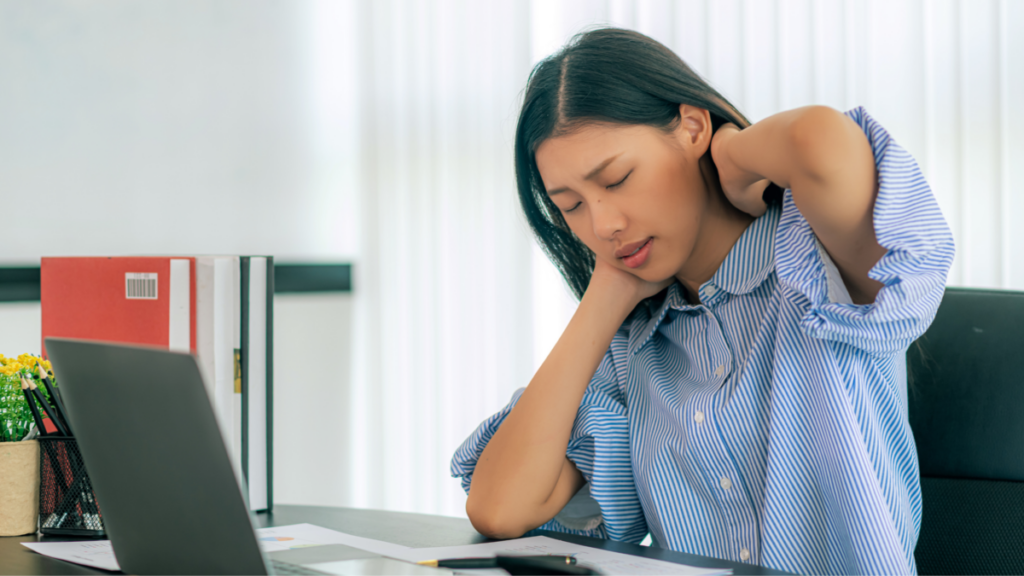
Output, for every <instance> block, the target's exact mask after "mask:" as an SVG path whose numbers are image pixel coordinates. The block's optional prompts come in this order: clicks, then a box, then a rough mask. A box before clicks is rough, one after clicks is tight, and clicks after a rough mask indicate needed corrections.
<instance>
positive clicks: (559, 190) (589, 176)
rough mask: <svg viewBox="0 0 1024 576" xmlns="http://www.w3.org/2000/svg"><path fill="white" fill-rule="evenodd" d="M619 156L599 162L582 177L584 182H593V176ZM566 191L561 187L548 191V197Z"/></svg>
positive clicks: (619, 154)
mask: <svg viewBox="0 0 1024 576" xmlns="http://www.w3.org/2000/svg"><path fill="white" fill-rule="evenodd" d="M619 156H622V152H619V153H618V154H616V155H614V156H611V157H610V158H608V159H607V160H605V161H604V162H601V163H600V164H598V165H597V166H595V167H594V169H593V170H591V171H590V172H589V173H588V174H587V175H586V176H584V177H583V179H584V180H593V179H594V177H595V176H597V175H598V174H600V173H601V170H604V169H605V168H607V167H608V165H609V164H611V163H612V162H614V161H615V159H616V158H618V157H619ZM568 189H569V188H567V187H565V186H563V187H561V188H555V189H554V190H548V196H554V195H555V194H560V193H562V192H565V191H567V190H568Z"/></svg>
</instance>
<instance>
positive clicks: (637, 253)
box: [620, 238, 654, 268]
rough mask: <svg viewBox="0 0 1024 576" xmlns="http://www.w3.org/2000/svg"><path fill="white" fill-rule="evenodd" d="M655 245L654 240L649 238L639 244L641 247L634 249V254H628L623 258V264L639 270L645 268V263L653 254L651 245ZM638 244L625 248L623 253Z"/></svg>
mask: <svg viewBox="0 0 1024 576" xmlns="http://www.w3.org/2000/svg"><path fill="white" fill-rule="evenodd" d="M653 243H654V238H648V239H647V240H646V241H644V242H641V243H639V244H640V245H639V246H637V247H636V248H634V249H633V252H631V253H627V254H626V255H625V256H623V257H622V263H623V264H625V265H626V266H628V267H630V268H639V267H640V266H643V264H644V262H646V261H647V257H648V256H650V254H651V244H653ZM636 244H637V243H635V242H634V243H633V244H631V245H627V246H623V248H622V249H620V250H621V251H623V252H624V251H625V249H626V248H629V247H630V246H635V245H636Z"/></svg>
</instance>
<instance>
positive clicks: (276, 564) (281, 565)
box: [270, 560, 328, 574]
mask: <svg viewBox="0 0 1024 576" xmlns="http://www.w3.org/2000/svg"><path fill="white" fill-rule="evenodd" d="M270 572H271V574H328V572H321V571H319V570H314V569H312V568H309V567H307V566H302V565H299V564H292V563H291V562H282V561H280V560H271V561H270Z"/></svg>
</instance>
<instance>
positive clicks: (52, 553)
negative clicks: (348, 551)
mask: <svg viewBox="0 0 1024 576" xmlns="http://www.w3.org/2000/svg"><path fill="white" fill-rule="evenodd" d="M256 538H257V539H259V543H260V547H261V548H263V551H264V552H276V551H278V550H291V549H293V548H305V547H309V546H323V545H325V544H345V545H346V546H352V547H353V548H359V549H362V550H367V551H370V552H373V553H376V554H381V555H383V556H391V557H397V555H398V554H403V553H407V552H408V551H409V550H411V548H409V547H408V546H400V545H398V544H391V543H390V542H382V541H380V540H373V539H370V538H362V537H360V536H353V535H351V534H345V533H344V532H338V531H336V530H329V529H327V528H321V527H320V526H314V525H312V524H292V525H291V526H275V527H273V528H258V529H257V530H256ZM22 544H24V545H25V546H26V547H27V548H29V549H31V550H34V551H36V552H38V553H39V554H42V555H43V556H49V557H50V558H56V559H57V560H64V561H65V562H72V563H74V564H81V565H83V566H90V567H92V568H99V569H101V570H120V569H121V568H120V566H118V564H117V558H115V557H114V549H113V548H112V547H111V546H110V540H89V541H87V542H22Z"/></svg>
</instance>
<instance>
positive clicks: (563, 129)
mask: <svg viewBox="0 0 1024 576" xmlns="http://www.w3.org/2000/svg"><path fill="white" fill-rule="evenodd" d="M680 104H689V105H692V106H696V107H698V108H704V109H706V110H708V112H709V113H710V114H711V126H712V129H713V130H718V128H719V127H720V126H722V125H723V124H725V123H727V122H732V123H734V124H736V125H737V126H739V127H740V128H745V127H747V126H749V125H750V122H749V121H748V120H747V119H746V118H745V117H744V116H743V115H742V114H740V113H739V111H737V110H736V108H735V107H734V106H733V105H732V104H730V103H729V102H728V101H727V100H726V99H725V98H723V97H722V95H721V94H719V93H718V92H717V91H716V90H715V89H714V88H712V87H711V86H710V85H709V84H708V83H707V82H706V81H705V80H704V79H703V78H701V77H700V76H699V75H697V73H696V72H694V71H693V70H692V69H691V68H690V67H689V66H687V65H686V63H685V62H683V61H682V59H680V58H679V56H676V55H675V54H674V53H673V52H672V51H671V50H669V49H668V48H666V47H665V46H664V45H662V44H661V43H659V42H657V41H656V40H653V39H651V38H648V37H647V36H644V35H643V34H640V33H639V32H634V31H632V30H622V29H619V28H602V29H598V30H592V31H589V32H583V33H581V34H577V35H576V36H575V37H573V39H572V40H571V41H570V42H569V43H568V44H566V46H565V47H563V48H562V49H561V50H560V51H558V52H557V53H555V54H553V55H551V56H549V57H547V58H545V59H544V60H542V61H541V62H540V63H538V64H537V66H535V67H534V69H533V72H531V73H530V79H529V82H528V83H527V86H526V95H525V97H524V100H523V109H522V111H521V112H520V113H519V123H518V126H517V127H516V142H515V162H516V184H517V186H518V188H519V201H520V203H521V204H522V206H523V212H524V213H525V214H526V220H527V222H529V224H530V228H531V229H532V230H533V233H534V235H536V237H537V241H538V242H540V245H541V247H542V248H543V249H544V252H545V253H546V254H547V256H548V258H550V259H551V261H552V262H553V263H554V264H555V266H556V267H557V268H558V270H559V272H561V274H562V277H563V278H565V281H566V282H567V283H568V284H569V287H570V288H571V289H572V291H573V293H575V295H576V297H577V298H583V293H584V292H585V291H586V289H587V284H589V283H590V276H591V274H593V272H594V253H593V252H591V251H590V249H589V248H587V247H586V245H584V244H583V242H581V241H580V239H579V238H577V237H576V235H575V234H573V233H572V231H570V230H569V226H568V225H567V224H566V223H565V219H564V218H563V217H562V213H561V212H560V211H559V210H558V208H557V207H556V206H555V205H554V203H553V202H552V201H551V199H550V198H549V197H548V195H547V191H546V190H545V188H544V183H543V182H542V181H541V178H540V172H539V171H538V170H537V161H536V159H535V157H534V154H535V152H536V150H537V147H538V146H539V145H540V144H541V142H543V141H544V140H546V139H548V138H552V137H556V136H560V135H563V134H567V133H570V132H572V131H573V130H574V129H577V128H580V127H581V126H584V125H587V124H590V123H596V122H601V123H612V124H623V125H629V124H632V125H637V124H645V125H648V126H653V127H655V128H658V129H661V130H665V131H670V130H672V129H674V128H675V127H676V126H677V125H678V122H679V105H680ZM708 153H710V149H709V152H708Z"/></svg>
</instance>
